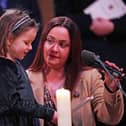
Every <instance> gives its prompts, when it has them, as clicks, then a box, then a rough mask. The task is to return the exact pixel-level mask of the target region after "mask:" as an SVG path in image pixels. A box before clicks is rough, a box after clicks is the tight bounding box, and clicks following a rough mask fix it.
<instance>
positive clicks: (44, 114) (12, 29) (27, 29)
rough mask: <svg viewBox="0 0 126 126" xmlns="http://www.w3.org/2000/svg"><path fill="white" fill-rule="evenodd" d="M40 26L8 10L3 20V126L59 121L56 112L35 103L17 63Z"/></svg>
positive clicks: (25, 15)
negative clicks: (46, 120) (38, 119)
mask: <svg viewBox="0 0 126 126" xmlns="http://www.w3.org/2000/svg"><path fill="white" fill-rule="evenodd" d="M37 31H38V24H37V23H36V21H35V20H34V19H32V18H31V17H30V16H29V15H28V13H27V12H26V11H22V10H18V9H8V10H6V11H5V13H3V15H2V16H1V17H0V72H1V73H0V125H1V126H33V125H34V117H36V118H47V119H48V120H49V121H51V120H52V121H56V113H54V112H55V111H54V110H53V109H50V108H48V107H46V106H44V105H40V104H38V103H37V102H36V100H35V98H34V95H33V92H32V88H31V85H30V82H29V80H28V76H27V74H26V73H25V70H24V69H23V67H22V66H21V64H20V63H19V61H18V60H21V59H23V58H24V57H25V55H26V54H27V53H28V52H29V51H30V50H31V49H32V42H33V40H34V39H35V37H36V34H37Z"/></svg>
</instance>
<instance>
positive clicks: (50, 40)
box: [46, 38, 54, 44]
mask: <svg viewBox="0 0 126 126" xmlns="http://www.w3.org/2000/svg"><path fill="white" fill-rule="evenodd" d="M46 40H47V42H48V43H49V44H52V43H53V42H54V40H52V39H49V38H47V39H46Z"/></svg>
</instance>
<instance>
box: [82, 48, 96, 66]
mask: <svg viewBox="0 0 126 126" xmlns="http://www.w3.org/2000/svg"><path fill="white" fill-rule="evenodd" d="M96 57H97V56H96V55H95V53H94V52H91V51H89V50H82V52H81V59H82V63H83V65H86V66H94V65H95V62H96Z"/></svg>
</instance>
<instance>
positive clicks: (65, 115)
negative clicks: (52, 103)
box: [56, 88, 72, 126]
mask: <svg viewBox="0 0 126 126" xmlns="http://www.w3.org/2000/svg"><path fill="white" fill-rule="evenodd" d="M56 100H57V112H58V126H72V121H71V94H70V91H69V90H67V89H63V88H62V89H58V90H57V91H56Z"/></svg>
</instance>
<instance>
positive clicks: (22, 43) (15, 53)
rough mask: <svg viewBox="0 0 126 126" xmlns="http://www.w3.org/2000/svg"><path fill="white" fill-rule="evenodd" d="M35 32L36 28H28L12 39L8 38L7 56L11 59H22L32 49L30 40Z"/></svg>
mask: <svg viewBox="0 0 126 126" xmlns="http://www.w3.org/2000/svg"><path fill="white" fill-rule="evenodd" d="M36 34H37V28H30V29H29V30H27V31H24V32H22V33H21V34H20V35H18V36H17V37H15V38H14V39H8V42H7V45H8V53H7V57H8V58H9V59H11V60H15V59H20V60H21V59H23V58H24V56H25V55H26V54H27V53H28V52H29V51H30V50H31V49H32V42H33V41H34V39H35V37H36Z"/></svg>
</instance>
